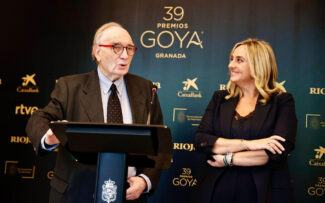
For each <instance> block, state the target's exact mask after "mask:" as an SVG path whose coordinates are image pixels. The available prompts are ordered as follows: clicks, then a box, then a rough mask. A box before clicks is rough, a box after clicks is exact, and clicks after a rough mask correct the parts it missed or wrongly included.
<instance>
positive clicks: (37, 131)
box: [26, 80, 67, 155]
mask: <svg viewBox="0 0 325 203" xmlns="http://www.w3.org/2000/svg"><path fill="white" fill-rule="evenodd" d="M66 98H67V86H66V84H65V83H64V81H63V80H59V81H58V83H57V84H56V85H55V88H54V90H53V91H52V93H51V100H50V102H49V103H48V104H47V105H46V106H45V107H44V108H43V109H39V110H38V111H36V112H35V113H33V115H32V116H31V117H30V118H29V120H28V122H27V125H26V133H27V136H28V137H29V138H30V140H31V142H32V144H33V147H34V150H35V152H36V154H38V153H40V155H42V154H44V153H49V152H47V151H46V150H43V149H42V148H40V142H41V139H42V137H43V136H44V134H45V133H46V131H47V130H48V129H49V123H50V121H55V120H63V119H64V117H65V114H64V112H65V109H66V106H65V105H64V104H66V100H67V99H66Z"/></svg>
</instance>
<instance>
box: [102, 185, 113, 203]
mask: <svg viewBox="0 0 325 203" xmlns="http://www.w3.org/2000/svg"><path fill="white" fill-rule="evenodd" d="M102 188H103V191H102V200H103V201H104V202H107V203H110V202H114V201H115V200H116V195H117V192H116V190H117V186H116V185H115V181H112V180H111V179H109V180H106V181H104V184H103V186H102Z"/></svg>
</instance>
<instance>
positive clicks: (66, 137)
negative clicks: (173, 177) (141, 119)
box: [50, 121, 172, 203]
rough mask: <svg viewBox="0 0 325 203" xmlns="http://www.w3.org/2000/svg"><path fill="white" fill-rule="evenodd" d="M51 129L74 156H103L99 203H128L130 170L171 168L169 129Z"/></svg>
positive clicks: (69, 125)
mask: <svg viewBox="0 0 325 203" xmlns="http://www.w3.org/2000/svg"><path fill="white" fill-rule="evenodd" d="M50 128H51V129H52V130H53V132H54V134H55V135H56V136H57V138H58V139H59V140H60V144H61V145H63V146H65V147H67V148H68V149H69V150H70V151H71V153H72V154H73V153H74V152H76V153H78V152H83V153H84V152H88V153H93V152H98V153H99V154H98V161H97V177H96V188H95V202H96V203H107V202H121V203H122V202H124V201H125V191H126V179H127V167H128V166H141V167H156V168H160V169H166V168H169V166H170V164H171V160H172V138H171V134H170V129H169V128H168V127H167V126H163V125H138V124H136V125H129V124H107V123H86V122H60V121H53V122H51V123H50ZM76 158H77V159H78V157H76Z"/></svg>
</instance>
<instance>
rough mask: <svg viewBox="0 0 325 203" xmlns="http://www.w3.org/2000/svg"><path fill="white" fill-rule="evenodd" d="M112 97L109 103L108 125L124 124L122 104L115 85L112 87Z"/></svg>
mask: <svg viewBox="0 0 325 203" xmlns="http://www.w3.org/2000/svg"><path fill="white" fill-rule="evenodd" d="M110 90H111V95H110V96H109V99H108V102H107V123H123V116H122V109H121V103H120V100H119V98H118V96H117V89H116V86H115V84H114V83H113V84H112V85H111V89H110Z"/></svg>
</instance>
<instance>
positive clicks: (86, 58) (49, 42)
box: [0, 0, 325, 203]
mask: <svg viewBox="0 0 325 203" xmlns="http://www.w3.org/2000/svg"><path fill="white" fill-rule="evenodd" d="M1 7H2V8H1V10H2V11H1V12H0V13H1V14H0V15H1V16H0V19H1V27H2V29H1V66H0V93H1V99H0V102H1V108H0V111H1V112H0V113H1V131H0V139H1V141H0V143H1V147H0V149H1V154H0V156H1V162H0V170H1V181H0V182H1V184H2V185H3V187H2V188H5V190H1V193H2V194H1V195H0V201H1V202H42V203H43V202H46V201H47V200H48V192H49V181H50V179H51V177H52V176H53V171H52V170H53V168H54V162H55V156H56V152H53V153H52V154H50V155H48V156H45V157H36V156H35V154H34V152H33V147H32V145H31V143H30V140H29V139H28V138H27V137H26V134H25V125H26V122H27V119H28V118H29V116H30V115H31V114H32V113H33V112H34V111H35V110H37V109H38V108H42V107H44V105H46V104H47V102H48V101H49V95H50V92H51V91H52V89H53V87H54V84H55V80H56V79H58V78H59V77H60V76H64V75H69V74H76V73H83V72H89V71H91V70H93V69H94V68H96V64H95V63H94V62H93V61H92V60H91V44H92V39H93V36H94V33H95V31H96V29H97V28H98V27H100V26H101V25H102V24H104V23H106V22H109V21H117V22H119V23H121V24H122V25H123V26H124V27H125V28H126V29H127V30H129V32H130V34H131V36H132V37H133V40H134V43H135V44H136V46H137V47H138V50H137V53H136V55H135V56H134V59H133V62H132V65H131V68H130V72H131V73H135V74H138V75H141V76H143V77H145V78H148V79H150V80H152V81H153V82H154V83H155V84H156V85H157V86H158V87H159V90H158V94H159V97H160V102H161V106H162V109H163V114H164V122H165V124H166V125H167V126H169V127H170V128H171V131H172V137H173V148H174V151H173V155H174V158H173V161H174V162H173V164H172V166H171V168H169V169H168V170H165V171H164V172H163V175H162V178H161V181H160V184H159V187H158V190H157V192H156V193H155V195H154V196H153V197H151V198H150V202H161V203H166V202H167V203H169V202H188V198H189V194H190V192H191V190H192V189H196V184H197V182H198V181H200V180H199V175H200V170H199V167H198V160H197V154H196V152H195V149H194V147H193V144H192V143H193V136H194V133H195V131H196V129H197V126H198V124H199V122H200V120H201V117H202V115H203V113H204V110H205V108H206V106H207V104H208V102H209V100H210V99H211V96H212V94H213V92H214V91H215V90H220V89H224V88H225V84H226V83H227V81H228V77H229V76H228V70H227V64H228V57H229V52H230V50H231V48H232V46H233V45H234V44H235V43H236V42H238V41H241V40H244V39H245V38H248V37H257V38H260V39H263V40H266V41H268V42H270V44H271V45H272V47H273V48H274V51H275V54H276V58H277V63H278V69H279V78H278V81H279V82H283V83H284V86H285V88H286V89H287V91H288V92H290V93H292V94H293V96H294V98H295V101H296V112H297V118H298V134H297V140H296V149H295V150H294V152H293V153H292V154H291V156H290V157H289V164H290V171H291V174H292V184H293V186H294V194H295V198H296V201H297V202H304V203H305V202H324V197H325V194H324V193H325V173H324V171H325V170H324V167H325V155H324V153H325V149H324V148H325V109H324V106H325V102H324V101H325V77H324V76H325V73H324V59H325V37H324V36H325V4H324V1H321V0H285V1H284V0H273V1H269V0H241V1H239V0H237V1H236V0H201V1H195V0H165V1H162V0H160V1H158V0H157V1H149V0H148V1H145V0H134V1H127V0H111V1H109V0H98V1H77V0H70V1H63V0H52V1H50V0H42V1H41V0H35V1H5V2H2V6H1ZM1 199H2V200H3V201H2V200H1Z"/></svg>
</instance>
